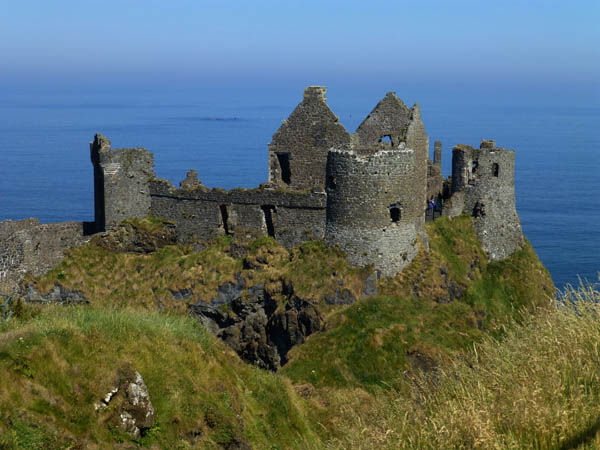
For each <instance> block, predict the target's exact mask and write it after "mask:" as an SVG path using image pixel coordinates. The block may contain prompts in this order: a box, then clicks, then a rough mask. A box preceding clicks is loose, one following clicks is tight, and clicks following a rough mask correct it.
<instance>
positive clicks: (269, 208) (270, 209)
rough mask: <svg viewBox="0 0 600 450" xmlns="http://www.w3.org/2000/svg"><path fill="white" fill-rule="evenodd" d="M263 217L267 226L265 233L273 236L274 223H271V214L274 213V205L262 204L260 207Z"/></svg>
mask: <svg viewBox="0 0 600 450" xmlns="http://www.w3.org/2000/svg"><path fill="white" fill-rule="evenodd" d="M260 208H261V209H262V211H263V214H264V218H265V226H266V227H267V235H269V236H271V237H273V238H274V237H275V225H274V224H273V215H274V214H275V212H276V211H275V206H273V205H263V206H261V207H260Z"/></svg>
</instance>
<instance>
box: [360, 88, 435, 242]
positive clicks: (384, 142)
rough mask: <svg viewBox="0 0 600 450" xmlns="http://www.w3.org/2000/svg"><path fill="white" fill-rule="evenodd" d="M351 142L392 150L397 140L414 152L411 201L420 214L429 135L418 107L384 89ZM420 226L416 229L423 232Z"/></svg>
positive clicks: (423, 203) (423, 194) (422, 202)
mask: <svg viewBox="0 0 600 450" xmlns="http://www.w3.org/2000/svg"><path fill="white" fill-rule="evenodd" d="M354 141H355V142H356V143H357V144H358V145H359V146H360V147H363V148H365V147H371V148H375V147H376V146H380V147H381V146H388V147H389V148H390V149H396V148H398V146H399V145H400V144H401V143H404V144H405V145H406V148H410V149H412V150H413V151H414V153H415V164H414V169H413V170H414V177H415V180H416V184H415V186H414V187H413V188H412V189H411V191H412V192H413V193H414V197H413V201H414V202H416V203H418V204H419V207H421V206H422V207H423V211H421V212H422V213H423V214H424V210H425V202H426V196H427V182H426V180H427V176H428V174H427V163H428V161H429V137H428V136H427V133H426V132H425V126H424V125H423V121H422V120H421V109H420V108H419V104H418V103H415V104H414V105H413V107H412V108H410V109H409V108H408V107H407V106H406V105H405V104H404V102H403V101H402V100H400V99H399V98H398V97H397V96H396V94H395V93H394V92H388V93H387V94H386V95H385V97H384V98H383V99H382V100H381V101H380V102H379V103H377V105H376V106H375V108H373V110H372V111H371V113H370V114H369V115H368V116H367V117H366V118H365V120H363V122H362V123H361V124H360V125H359V126H358V128H357V129H356V133H355V134H354ZM424 227H425V225H424V222H423V226H422V227H421V228H420V229H419V231H424V229H425V228H424Z"/></svg>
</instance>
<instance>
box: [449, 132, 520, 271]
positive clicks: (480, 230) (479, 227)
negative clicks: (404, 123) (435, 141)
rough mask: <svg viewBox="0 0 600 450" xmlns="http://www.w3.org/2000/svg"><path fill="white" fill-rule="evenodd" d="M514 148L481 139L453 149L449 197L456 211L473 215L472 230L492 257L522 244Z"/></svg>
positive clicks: (504, 254)
mask: <svg viewBox="0 0 600 450" xmlns="http://www.w3.org/2000/svg"><path fill="white" fill-rule="evenodd" d="M514 171H515V152H514V150H507V149H505V148H497V147H496V141H492V140H489V141H488V140H483V141H481V145H480V148H478V149H476V148H473V147H470V146H468V145H459V146H456V147H454V149H453V150H452V198H451V199H450V200H451V202H454V203H457V202H460V204H461V205H460V206H461V207H460V208H458V209H457V208H456V205H454V208H455V211H456V212H455V213H459V211H460V210H462V213H463V214H467V215H470V216H473V218H474V226H475V231H477V234H478V236H479V239H480V240H481V242H482V244H483V249H484V250H485V251H486V252H487V254H488V256H489V258H490V259H492V260H500V259H504V258H506V257H507V256H508V255H510V254H511V253H512V252H514V251H515V250H517V249H518V248H520V247H521V245H522V243H523V234H522V231H521V222H520V220H519V216H518V214H517V209H516V204H515V184H514V182H515V177H514Z"/></svg>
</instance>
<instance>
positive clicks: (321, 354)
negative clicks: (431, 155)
mask: <svg viewBox="0 0 600 450" xmlns="http://www.w3.org/2000/svg"><path fill="white" fill-rule="evenodd" d="M428 236H429V246H430V250H429V251H428V252H425V251H422V252H421V253H420V254H419V256H418V257H417V258H416V259H415V261H414V262H413V263H412V264H411V265H410V266H409V267H408V268H407V269H405V270H404V271H403V272H402V273H401V274H399V275H398V276H397V277H396V278H395V279H392V280H388V281H385V282H384V283H383V285H382V286H381V291H382V294H384V295H380V296H377V297H373V298H369V299H366V300H364V301H361V302H358V303H356V304H354V305H352V306H350V307H349V308H347V309H344V310H341V311H339V312H337V313H336V314H335V315H334V316H333V317H332V318H331V319H330V320H329V325H328V328H329V329H328V330H327V331H326V332H324V333H320V334H317V335H313V336H311V337H309V339H308V340H307V341H306V342H305V343H304V344H303V345H301V346H298V347H296V348H294V349H292V351H291V361H290V362H289V363H288V364H287V365H286V366H285V367H284V368H283V373H285V374H286V375H287V376H289V377H290V378H291V379H292V380H293V381H295V382H310V383H312V384H314V385H316V386H333V387H363V388H367V389H369V388H370V387H373V386H387V387H393V388H399V389H400V388H402V386H403V384H405V382H406V380H407V377H406V376H405V374H404V371H407V370H412V369H414V368H419V367H422V366H423V365H425V366H431V365H432V364H439V363H441V362H443V361H444V360H447V359H450V358H453V357H456V356H457V355H458V354H461V353H463V352H464V351H465V349H468V348H470V347H471V346H472V344H473V342H476V341H478V340H480V339H482V338H483V337H484V336H486V335H487V334H489V333H490V332H491V333H492V334H495V335H498V334H501V333H502V330H503V327H504V325H506V324H507V323H508V322H509V321H510V320H511V319H513V318H516V317H518V315H519V312H520V311H523V309H532V308H535V307H539V306H544V305H548V303H549V301H550V298H552V296H553V292H554V286H553V284H552V280H551V279H550V276H549V274H548V271H547V270H546V269H545V268H544V267H543V266H542V265H541V263H540V262H539V260H538V258H537V256H536V254H535V252H534V251H533V249H532V248H531V246H530V245H529V243H526V244H525V245H524V247H523V249H522V250H520V251H517V252H515V253H514V254H513V255H511V256H510V257H509V258H507V259H506V260H504V261H502V262H492V263H489V262H488V261H487V259H486V258H485V254H484V253H483V250H482V249H481V244H480V243H479V241H478V240H477V238H476V235H475V233H474V231H473V229H472V226H471V221H470V219H468V218H466V217H460V218H456V219H454V220H452V221H450V220H446V219H440V220H437V221H435V222H434V223H432V224H429V225H428ZM444 279H446V280H449V282H450V283H452V284H453V285H455V286H460V289H462V290H463V292H464V295H463V296H462V297H461V298H460V299H458V300H453V301H451V302H448V303H438V302H437V301H435V299H439V298H440V297H442V296H444V295H446V294H447V282H446V281H444ZM445 286H446V287H445ZM417 296H418V297H419V298H417Z"/></svg>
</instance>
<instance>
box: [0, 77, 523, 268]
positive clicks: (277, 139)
mask: <svg viewBox="0 0 600 450" xmlns="http://www.w3.org/2000/svg"><path fill="white" fill-rule="evenodd" d="M326 100H327V99H326V88H325V87H323V86H309V87H307V88H306V89H305V90H304V98H303V100H302V102H300V104H299V105H298V106H297V107H296V108H295V109H294V111H293V112H292V113H291V114H290V116H289V117H288V119H287V120H284V121H283V124H282V125H281V127H280V128H279V129H278V130H277V131H276V132H275V134H274V135H273V139H272V142H271V143H270V144H269V145H268V152H269V159H268V161H269V162H268V165H269V167H268V182H266V183H264V184H262V185H260V186H259V187H257V188H253V189H241V188H236V189H232V190H225V189H220V188H213V189H209V188H207V187H206V186H204V185H203V184H202V183H201V182H200V181H199V180H198V178H197V174H196V172H195V171H194V170H190V171H189V172H188V174H187V177H186V179H185V180H183V181H182V182H181V183H180V185H179V187H178V188H176V187H175V186H173V185H172V184H171V183H170V182H168V181H166V180H161V179H158V178H156V176H155V173H154V158H153V155H152V153H150V152H148V151H147V150H145V149H143V148H126V149H114V150H113V149H112V148H111V144H110V141H109V140H108V139H107V138H105V137H104V136H102V135H96V136H95V138H94V141H93V142H91V143H90V151H91V162H92V164H93V168H94V212H95V220H94V222H93V223H84V224H73V223H68V224H67V225H65V226H66V227H67V228H68V229H69V230H75V231H73V233H72V234H73V236H72V237H69V238H66V237H65V238H64V239H63V238H61V240H60V242H54V243H53V244H52V245H50V244H49V242H53V239H52V236H50V235H48V236H46V235H45V234H43V233H46V232H47V233H49V234H52V233H53V231H52V230H54V228H56V227H57V226H58V227H59V228H61V230H62V229H63V228H65V226H62V227H61V226H59V225H60V224H54V225H53V224H48V225H38V224H37V223H30V221H17V222H14V221H5V222H0V241H1V242H2V244H3V245H2V246H1V247H0V248H2V249H7V250H6V251H4V250H3V252H4V253H6V252H10V255H8V253H7V254H6V255H4V254H3V253H1V252H0V262H1V261H3V260H4V259H7V258H8V259H7V260H10V261H12V262H13V263H11V264H12V265H13V266H14V261H25V260H30V259H31V257H30V256H31V255H30V256H27V255H29V253H31V252H32V251H33V250H32V251H30V252H29V253H27V252H26V251H25V249H27V248H29V247H30V246H31V245H30V244H31V241H32V238H31V236H30V235H31V230H33V229H34V228H35V230H37V231H35V233H37V234H36V239H35V240H36V242H38V241H39V243H38V244H36V246H35V252H37V254H41V255H43V254H45V246H48V245H50V247H51V248H49V251H51V254H52V261H53V263H52V264H54V265H56V262H55V261H57V260H59V259H60V257H61V255H62V250H63V249H64V248H68V247H69V246H72V245H75V244H77V243H80V242H84V241H85V240H86V239H85V236H84V235H87V234H90V233H93V232H102V231H105V230H108V229H110V228H112V227H113V226H116V225H118V224H119V223H120V222H121V221H122V220H123V219H126V218H143V217H147V216H148V215H152V216H155V217H161V218H164V219H167V220H170V221H172V222H173V223H174V224H175V230H176V234H177V239H178V241H179V242H181V243H184V244H197V243H202V242H204V241H206V240H208V239H211V238H214V237H216V236H218V235H220V234H229V235H235V234H237V233H246V234H247V233H250V234H254V235H265V236H272V237H273V238H274V239H276V240H277V241H278V242H280V243H281V244H282V245H284V246H285V247H287V248H290V247H293V246H296V245H298V244H300V243H302V242H305V241H307V240H312V239H325V240H326V241H327V242H328V243H329V244H331V245H335V246H339V247H340V248H342V249H343V250H344V251H345V252H346V253H347V256H348V259H349V261H350V262H351V263H353V264H355V265H357V266H364V265H373V266H374V268H375V269H376V270H377V271H378V272H379V273H381V274H382V275H385V276H391V275H394V274H396V273H397V272H399V271H400V270H402V269H403V268H404V267H406V266H407V265H408V264H409V263H410V262H411V261H412V259H413V258H414V257H415V255H416V254H417V251H418V246H419V241H420V240H425V239H424V238H425V236H424V233H425V218H426V210H427V205H426V199H428V198H430V197H431V196H434V197H437V196H439V197H440V198H443V201H444V207H443V210H442V214H443V215H444V216H447V217H454V216H457V215H461V214H467V215H469V216H472V217H473V218H474V219H473V220H474V225H475V230H476V231H477V234H478V236H479V238H480V240H481V242H482V244H483V248H484V250H485V251H486V252H487V254H488V256H489V258H490V259H492V260H500V259H503V258H505V257H507V256H508V255H510V254H511V253H512V252H513V251H514V250H516V249H518V248H520V246H521V244H522V241H523V236H522V232H521V225H520V221H519V217H518V215H517V211H516V207H515V191H514V151H513V150H507V149H504V148H496V145H495V141H486V140H484V141H482V142H481V145H480V148H478V149H476V148H472V147H469V146H465V145H459V146H456V147H455V148H454V149H453V151H452V176H451V178H450V179H449V180H446V179H445V178H444V177H443V176H442V173H441V152H442V146H441V142H439V141H436V142H435V144H434V158H433V161H432V160H431V159H430V158H429V155H428V154H429V137H428V135H427V133H426V131H425V127H424V125H423V122H422V120H421V111H420V108H419V105H418V104H415V105H414V106H413V107H411V108H408V107H407V106H406V105H405V104H404V103H403V102H402V100H400V99H399V98H398V97H396V95H395V94H394V93H393V92H388V93H387V94H386V95H385V97H384V98H383V99H382V100H381V101H380V102H379V103H378V104H377V105H376V106H375V108H374V109H373V110H372V111H371V113H370V114H369V115H368V116H367V117H366V118H365V119H364V121H363V122H362V123H361V124H360V125H359V127H358V128H357V130H356V132H355V133H353V134H350V133H348V131H346V129H345V128H344V126H343V125H342V124H341V123H340V122H339V120H338V117H337V116H336V115H335V114H334V113H333V112H332V111H331V109H330V108H329V107H328V106H327V102H326ZM44 230H46V231H44ZM40 233H42V234H40ZM27 236H29V238H27ZM21 241H23V242H21ZM54 241H55V240H54ZM5 243H6V244H7V245H4V244H5ZM8 243H10V245H8ZM63 244H64V245H63ZM32 254H33V253H32ZM4 256H6V258H4ZM3 258H4V259H3ZM46 259H47V258H46ZM44 264H45V263H44ZM52 264H50V265H52ZM24 267H25V266H24ZM24 267H21V268H19V267H17V268H14V267H12V266H11V267H10V269H11V270H13V271H16V272H22V270H25V269H24ZM45 267H46V266H45V265H44V268H45ZM1 270H2V267H0V272H1ZM27 270H31V267H29V265H27ZM16 272H15V273H16ZM35 272H39V271H35Z"/></svg>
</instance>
